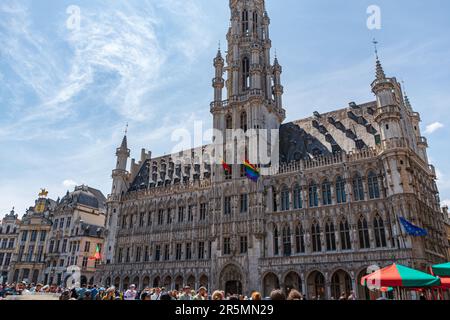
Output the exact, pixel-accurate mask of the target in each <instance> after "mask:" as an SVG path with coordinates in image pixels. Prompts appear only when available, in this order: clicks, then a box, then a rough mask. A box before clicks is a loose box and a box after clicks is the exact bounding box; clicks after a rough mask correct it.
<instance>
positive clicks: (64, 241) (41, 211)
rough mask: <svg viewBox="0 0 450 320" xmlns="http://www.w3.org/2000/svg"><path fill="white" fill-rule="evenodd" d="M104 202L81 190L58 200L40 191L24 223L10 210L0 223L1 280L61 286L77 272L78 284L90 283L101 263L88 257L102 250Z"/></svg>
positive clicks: (98, 194) (99, 195) (96, 194)
mask: <svg viewBox="0 0 450 320" xmlns="http://www.w3.org/2000/svg"><path fill="white" fill-rule="evenodd" d="M44 191H45V190H43V192H44ZM105 202H106V198H105V197H104V195H103V194H102V193H101V192H100V191H99V190H96V189H93V188H90V187H88V186H79V187H76V188H75V191H73V192H71V193H69V191H67V194H66V195H65V196H64V197H63V198H62V199H61V200H60V199H59V198H58V200H57V201H54V200H52V199H48V198H47V197H46V193H42V194H41V195H40V197H39V199H37V200H36V201H35V205H34V206H32V207H30V208H29V209H28V210H27V212H26V214H25V215H24V216H23V217H22V219H19V218H18V215H16V214H15V212H14V210H12V211H11V213H10V214H9V215H6V216H5V218H4V219H3V220H2V223H1V225H0V258H1V259H0V267H1V269H0V270H1V272H2V273H1V275H0V276H1V277H2V281H3V282H9V283H11V282H17V281H28V282H32V283H38V282H40V283H43V284H57V285H65V284H66V283H65V281H66V280H67V279H68V277H69V276H70V275H71V274H72V272H73V271H79V273H77V274H79V278H77V279H75V280H76V282H79V284H83V283H85V284H88V283H93V281H94V274H95V272H96V268H97V265H98V263H99V262H100V261H99V260H94V259H90V258H93V257H94V255H95V253H96V250H97V247H98V249H99V250H100V254H101V250H102V248H103V244H104V234H105V229H104V225H105V211H106V210H105Z"/></svg>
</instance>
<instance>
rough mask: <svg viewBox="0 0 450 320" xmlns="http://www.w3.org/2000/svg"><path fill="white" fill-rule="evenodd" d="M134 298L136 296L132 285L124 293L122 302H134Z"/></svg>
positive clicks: (134, 287)
mask: <svg viewBox="0 0 450 320" xmlns="http://www.w3.org/2000/svg"><path fill="white" fill-rule="evenodd" d="M136 296H137V291H136V286H135V285H134V284H132V285H131V286H130V287H129V288H128V290H127V291H126V292H125V294H124V296H123V299H124V300H136Z"/></svg>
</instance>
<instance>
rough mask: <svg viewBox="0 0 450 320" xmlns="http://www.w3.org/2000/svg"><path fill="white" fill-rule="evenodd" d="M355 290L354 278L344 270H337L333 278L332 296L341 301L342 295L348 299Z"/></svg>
mask: <svg viewBox="0 0 450 320" xmlns="http://www.w3.org/2000/svg"><path fill="white" fill-rule="evenodd" d="M352 290H353V287H352V278H351V277H350V275H349V274H348V273H347V272H345V271H344V270H337V271H336V272H335V273H333V275H332V276H331V296H332V297H333V298H334V299H336V300H337V299H339V297H340V296H341V295H344V296H345V297H348V296H349V294H350V292H351V291H352Z"/></svg>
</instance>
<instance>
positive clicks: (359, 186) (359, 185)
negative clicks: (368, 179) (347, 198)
mask: <svg viewBox="0 0 450 320" xmlns="http://www.w3.org/2000/svg"><path fill="white" fill-rule="evenodd" d="M353 198H354V200H355V201H363V200H364V187H363V181H362V178H361V176H360V175H359V174H356V175H355V176H354V177H353Z"/></svg>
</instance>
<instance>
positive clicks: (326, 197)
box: [322, 180, 331, 206]
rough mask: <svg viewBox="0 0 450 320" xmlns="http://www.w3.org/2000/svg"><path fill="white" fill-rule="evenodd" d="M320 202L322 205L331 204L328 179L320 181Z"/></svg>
mask: <svg viewBox="0 0 450 320" xmlns="http://www.w3.org/2000/svg"><path fill="white" fill-rule="evenodd" d="M322 204H323V205H324V206H327V205H330V204H331V183H330V182H329V181H328V180H325V181H324V182H323V183H322Z"/></svg>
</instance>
